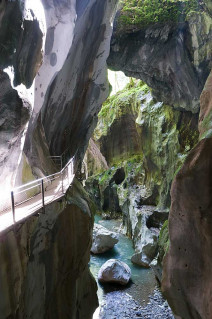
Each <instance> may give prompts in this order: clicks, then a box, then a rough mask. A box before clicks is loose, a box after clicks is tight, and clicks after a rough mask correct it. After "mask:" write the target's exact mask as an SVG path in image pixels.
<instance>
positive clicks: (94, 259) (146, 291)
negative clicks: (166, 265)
mask: <svg viewBox="0 0 212 319" xmlns="http://www.w3.org/2000/svg"><path fill="white" fill-rule="evenodd" d="M95 222H96V223H99V224H100V225H102V226H104V227H106V228H107V229H109V230H111V231H115V232H117V233H118V234H119V242H118V243H117V244H116V245H115V247H114V248H113V249H112V250H110V251H108V252H106V253H104V254H99V255H91V260H90V270H91V272H92V274H93V276H94V277H95V279H96V282H97V285H98V292H97V294H98V299H99V308H98V309H97V310H96V312H95V313H94V316H93V319H125V318H126V319H127V318H129V319H134V318H147V319H159V318H161V319H165V318H167V319H174V317H173V314H172V312H171V309H170V308H169V306H168V303H167V301H165V300H164V299H163V297H162V295H161V292H160V290H159V289H158V287H157V282H156V279H155V276H154V273H153V271H152V270H151V269H145V268H141V267H139V266H136V265H134V264H132V263H131V260H130V259H131V256H132V255H133V254H134V249H133V245H132V240H130V239H129V238H128V237H127V236H125V235H123V234H121V233H119V232H118V231H117V230H118V229H119V227H120V225H121V221H120V220H102V219H101V217H100V216H95ZM111 258H115V259H120V260H121V261H123V262H125V263H126V264H127V265H128V266H129V267H130V268H131V272H132V276H131V282H130V283H129V284H128V285H127V286H124V287H122V286H118V285H114V284H113V285H112V284H104V285H102V284H100V283H99V282H98V280H97V277H98V271H99V269H100V267H101V266H102V265H103V264H104V263H105V262H106V261H107V260H108V259H111Z"/></svg>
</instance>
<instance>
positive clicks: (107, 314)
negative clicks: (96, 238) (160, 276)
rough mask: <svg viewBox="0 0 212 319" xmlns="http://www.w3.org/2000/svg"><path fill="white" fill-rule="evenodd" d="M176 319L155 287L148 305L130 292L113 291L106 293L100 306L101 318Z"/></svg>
mask: <svg viewBox="0 0 212 319" xmlns="http://www.w3.org/2000/svg"><path fill="white" fill-rule="evenodd" d="M139 318H142V319H174V316H173V314H172V311H171V309H170V307H169V305H168V303H167V301H165V300H164V299H163V297H162V294H161V292H160V291H159V289H155V290H154V293H153V295H152V296H150V297H149V302H148V303H147V305H146V306H141V305H140V304H139V303H138V302H137V301H135V300H134V299H133V298H132V297H131V296H130V295H129V294H127V293H125V292H123V291H113V292H110V293H108V294H106V296H105V299H104V301H103V303H102V304H101V307H100V315H99V319H139Z"/></svg>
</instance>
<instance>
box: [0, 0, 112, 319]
mask: <svg viewBox="0 0 212 319" xmlns="http://www.w3.org/2000/svg"><path fill="white" fill-rule="evenodd" d="M116 3H117V1H112V2H111V1H109V0H104V1H101V2H99V1H96V0H88V1H80V0H79V1H77V2H76V1H75V0H64V1H58V0H47V1H46V0H45V1H38V0H36V1H34V0H26V1H18V0H17V1H1V3H0V40H1V41H0V43H1V44H0V84H1V93H0V101H1V106H0V113H1V123H0V126H1V139H0V146H1V154H0V156H1V157H0V168H1V171H2V174H1V178H0V184H1V191H2V192H3V190H4V192H5V191H6V190H7V191H8V195H9V194H10V193H9V191H10V190H11V188H12V187H14V186H15V185H18V184H22V183H23V182H25V183H26V182H28V181H31V179H33V178H37V177H41V176H43V175H44V174H45V175H47V174H49V173H52V172H55V170H56V169H57V168H56V167H55V164H54V163H53V162H52V161H51V160H50V159H49V155H60V154H61V153H62V152H63V151H64V150H66V149H68V150H69V152H68V153H66V158H65V160H66V161H67V160H68V159H69V158H70V157H71V156H73V155H74V154H76V153H77V157H76V159H77V160H76V161H75V163H77V164H80V159H81V158H82V157H83V155H84V151H85V148H86V147H87V143H88V140H89V138H90V136H91V133H92V130H93V128H94V125H95V123H96V118H97V113H98V111H99V109H100V107H101V103H102V101H103V100H104V99H105V98H106V97H107V94H108V92H109V88H108V84H107V81H106V69H105V66H106V59H107V56H108V54H109V43H110V37H111V33H112V22H113V13H114V10H115V8H116ZM38 7H39V10H38ZM76 169H77V167H76ZM6 182H8V183H7V185H6V184H5V183H6ZM6 186H7V187H6ZM79 188H80V187H79V186H77V187H74V188H73V189H72V191H71V193H69V194H68V195H67V196H66V199H64V200H63V201H62V202H61V203H56V204H54V205H53V204H52V205H50V206H48V207H47V209H46V213H45V215H42V214H39V215H38V216H34V217H31V218H29V219H28V220H27V221H25V222H24V223H23V224H18V225H16V227H14V229H12V230H11V231H10V232H8V233H5V235H4V236H1V241H0V245H1V255H0V263H1V265H2V267H1V271H0V278H1V279H0V280H1V285H0V295H1V301H0V317H1V318H2V319H6V318H20V319H22V318H25V317H26V318H51V319H52V318H55V319H59V318H61V319H62V318H63V319H64V318H73V319H75V318H76V319H81V318H82V319H83V318H84V319H88V318H91V317H92V313H93V311H94V309H95V307H96V306H97V299H96V285H95V282H94V280H93V278H92V277H91V275H90V273H89V270H88V262H89V253H90V246H91V232H92V225H93V219H92V216H91V208H90V207H89V205H90V204H88V199H87V197H86V195H85V194H84V193H83V191H82V190H80V189H79ZM1 195H2V194H1ZM3 196H4V195H3Z"/></svg>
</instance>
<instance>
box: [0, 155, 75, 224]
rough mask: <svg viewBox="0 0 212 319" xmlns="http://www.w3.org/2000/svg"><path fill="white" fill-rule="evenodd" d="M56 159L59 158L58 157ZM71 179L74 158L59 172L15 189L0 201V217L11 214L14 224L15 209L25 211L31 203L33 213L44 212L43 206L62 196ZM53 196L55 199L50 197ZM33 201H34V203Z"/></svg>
mask: <svg viewBox="0 0 212 319" xmlns="http://www.w3.org/2000/svg"><path fill="white" fill-rule="evenodd" d="M56 158H59V156H57V157H56ZM60 163H62V161H60ZM73 178H74V157H72V158H71V160H69V162H68V163H67V164H66V165H65V167H64V168H62V169H61V171H59V172H57V173H54V174H52V175H49V176H45V177H43V178H40V179H37V180H34V181H32V182H29V183H27V184H24V185H21V186H18V187H15V188H14V189H13V190H12V191H11V193H10V194H8V196H6V197H5V198H4V199H2V200H1V207H0V215H3V214H6V213H10V212H11V213H12V218H13V223H15V222H16V210H17V208H19V207H20V206H21V205H22V206H24V207H25V209H27V204H28V205H29V206H30V204H32V203H33V209H32V210H33V212H36V211H37V210H39V209H40V208H42V209H43V212H45V205H46V204H49V203H50V202H52V201H54V200H56V199H57V198H58V197H60V196H63V195H64V194H65V192H66V190H67V189H68V187H69V186H70V184H71V183H72V181H73ZM54 194H55V197H52V196H53V195H54ZM33 199H35V200H34V202H33ZM26 203H27V204H26ZM29 215H30V214H29Z"/></svg>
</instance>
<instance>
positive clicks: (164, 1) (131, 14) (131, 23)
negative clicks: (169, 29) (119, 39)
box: [117, 0, 202, 31]
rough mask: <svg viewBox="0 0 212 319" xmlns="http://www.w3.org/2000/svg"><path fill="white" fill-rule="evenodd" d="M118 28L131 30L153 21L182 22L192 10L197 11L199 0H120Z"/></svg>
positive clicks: (200, 4) (153, 22)
mask: <svg viewBox="0 0 212 319" xmlns="http://www.w3.org/2000/svg"><path fill="white" fill-rule="evenodd" d="M121 3H122V9H121V11H120V16H119V19H118V25H117V27H118V30H121V29H125V30H128V29H129V31H132V30H133V29H134V28H135V29H137V28H146V27H148V26H150V25H152V24H155V23H167V22H172V23H173V22H174V23H176V22H184V21H186V20H187V17H188V14H189V13H190V12H192V11H199V10H201V8H202V3H201V2H200V1H199V0H122V1H121Z"/></svg>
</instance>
